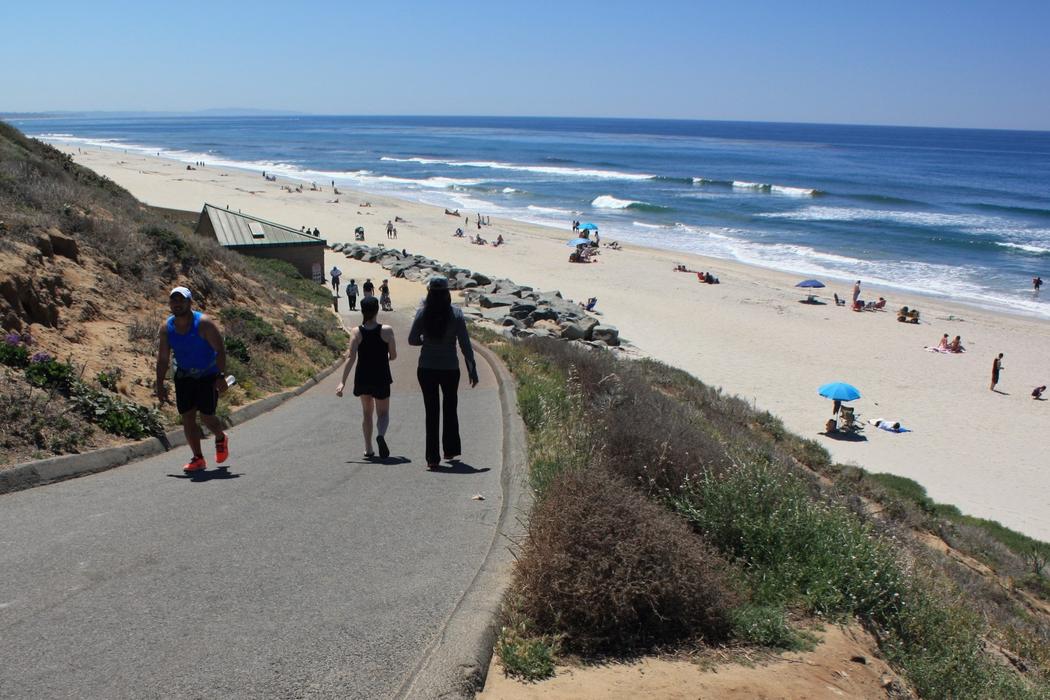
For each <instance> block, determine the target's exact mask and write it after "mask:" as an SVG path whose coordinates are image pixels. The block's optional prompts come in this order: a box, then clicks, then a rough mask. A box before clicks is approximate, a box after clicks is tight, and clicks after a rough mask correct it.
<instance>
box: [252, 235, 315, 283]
mask: <svg viewBox="0 0 1050 700" xmlns="http://www.w3.org/2000/svg"><path fill="white" fill-rule="evenodd" d="M233 250H236V251H237V252H238V253H240V254H241V255H251V256H253V257H256V258H267V259H270V260H284V261H285V262H289V263H291V264H292V265H294V266H295V269H296V270H298V271H299V274H300V275H302V276H303V277H305V278H306V279H312V278H313V270H314V265H320V269H321V272H322V274H324V244H323V243H318V244H317V245H297V246H274V247H272V248H252V247H251V246H246V247H243V248H234V249H233Z"/></svg>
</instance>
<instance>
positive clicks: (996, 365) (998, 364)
mask: <svg viewBox="0 0 1050 700" xmlns="http://www.w3.org/2000/svg"><path fill="white" fill-rule="evenodd" d="M1002 371H1003V354H1002V353H999V356H998V357H996V358H995V359H994V360H992V385H991V386H990V387H988V388H989V389H991V390H992V391H995V385H996V384H998V383H999V373H1000V372H1002Z"/></svg>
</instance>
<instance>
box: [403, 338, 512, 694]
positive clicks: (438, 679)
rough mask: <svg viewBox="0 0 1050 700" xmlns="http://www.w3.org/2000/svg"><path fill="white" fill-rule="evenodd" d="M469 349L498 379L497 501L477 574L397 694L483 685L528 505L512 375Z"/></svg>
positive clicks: (488, 355)
mask: <svg viewBox="0 0 1050 700" xmlns="http://www.w3.org/2000/svg"><path fill="white" fill-rule="evenodd" d="M474 349H475V351H476V352H477V353H478V354H479V355H481V356H482V357H484V358H485V361H486V362H488V363H489V365H490V366H491V367H492V372H493V374H495V375H496V380H497V382H498V384H499V397H500V407H501V409H502V412H503V467H502V473H501V475H500V488H501V490H502V498H503V505H502V508H501V509H500V514H499V518H498V520H497V525H496V531H495V533H494V534H493V537H492V541H491V543H490V544H489V550H488V552H487V553H486V555H485V560H484V561H483V562H482V564H481V567H480V568H479V569H478V573H477V574H476V575H475V576H474V580H473V581H471V583H470V586H468V587H467V590H466V591H464V593H463V595H462V597H461V598H460V599H459V602H458V603H457V604H456V607H455V608H454V609H453V611H452V614H451V615H450V616H449V618H448V620H447V621H446V622H445V625H444V626H443V627H442V629H441V631H440V632H439V633H438V635H437V637H436V638H435V639H434V641H433V642H431V644H430V646H429V647H428V648H427V649H426V651H425V652H424V653H423V658H422V659H421V660H420V663H419V665H418V666H417V667H416V669H415V670H414V671H413V673H412V675H411V676H409V678H408V679H407V680H406V681H405V683H404V684H403V685H402V686H401V689H400V691H398V693H397V696H396V697H397V698H411V699H412V700H415V698H428V699H429V698H434V699H440V700H459V699H468V698H473V697H474V696H475V695H476V694H477V692H478V691H479V690H481V689H482V688H483V687H484V686H485V678H486V676H487V675H488V671H489V662H490V661H491V660H492V652H493V647H494V646H495V644H496V635H497V632H498V630H497V626H496V620H497V615H498V613H499V606H500V602H501V601H502V598H503V593H504V591H505V590H506V588H507V585H508V584H509V583H510V576H511V568H512V566H513V563H514V555H513V552H512V551H511V547H512V546H513V545H515V544H516V543H518V542H520V541H521V539H522V536H523V535H524V532H525V518H526V517H527V515H528V512H529V510H530V508H531V506H532V492H531V490H530V489H529V488H528V485H527V484H526V483H525V479H526V464H527V459H528V451H527V445H526V441H525V440H526V438H525V424H524V423H523V422H522V420H521V416H520V415H519V414H518V399H517V390H516V388H515V387H516V383H515V381H514V377H513V376H512V375H511V373H510V371H509V370H508V369H507V367H506V365H504V364H503V362H502V361H501V360H500V359H499V357H498V356H497V355H496V354H495V353H494V352H492V350H490V349H489V348H487V347H485V346H483V345H480V344H478V343H475V344H474Z"/></svg>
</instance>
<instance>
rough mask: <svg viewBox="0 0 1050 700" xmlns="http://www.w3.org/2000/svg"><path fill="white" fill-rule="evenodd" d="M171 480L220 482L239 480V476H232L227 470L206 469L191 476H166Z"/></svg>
mask: <svg viewBox="0 0 1050 700" xmlns="http://www.w3.org/2000/svg"><path fill="white" fill-rule="evenodd" d="M168 476H170V477H171V478H172V479H186V480H187V481H195V482H203V481H211V480H213V479H215V480H218V481H222V480H223V479H240V478H241V475H240V474H234V473H233V472H231V471H230V470H229V469H225V468H223V469H207V470H205V471H200V472H193V473H192V474H185V473H183V474H168Z"/></svg>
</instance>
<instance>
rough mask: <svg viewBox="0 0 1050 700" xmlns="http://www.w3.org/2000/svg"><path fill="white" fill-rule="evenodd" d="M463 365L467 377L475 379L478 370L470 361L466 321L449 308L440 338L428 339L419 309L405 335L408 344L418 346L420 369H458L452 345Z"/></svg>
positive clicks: (420, 308) (421, 312)
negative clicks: (457, 342)
mask: <svg viewBox="0 0 1050 700" xmlns="http://www.w3.org/2000/svg"><path fill="white" fill-rule="evenodd" d="M457 340H458V341H459V349H460V351H461V352H462V353H463V360H464V361H465V362H466V363H467V376H468V377H472V378H473V377H477V375H478V367H477V363H476V362H475V361H474V348H473V347H472V346H471V344H470V335H468V334H467V321H466V319H465V318H463V312H462V311H460V309H459V307H458V306H455V305H453V306H452V316H451V318H450V319H449V323H448V326H447V327H446V328H445V332H444V334H443V335H442V336H440V337H437V338H431V337H429V336H426V335H425V334H424V332H423V307H422V306H420V307H419V310H418V311H416V317H415V318H414V319H413V320H412V328H411V329H410V330H409V331H408V344H409V345H416V346H422V348H423V349H422V350H421V351H420V353H419V366H420V367H422V368H424V369H459V358H457V357H456V341H457Z"/></svg>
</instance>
